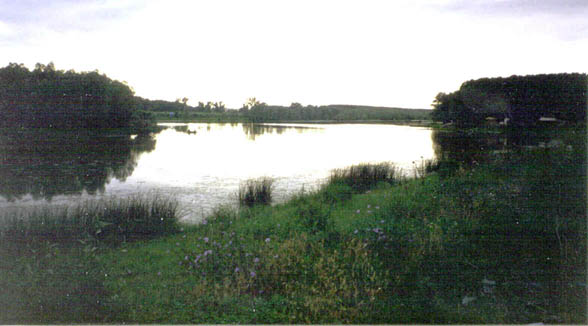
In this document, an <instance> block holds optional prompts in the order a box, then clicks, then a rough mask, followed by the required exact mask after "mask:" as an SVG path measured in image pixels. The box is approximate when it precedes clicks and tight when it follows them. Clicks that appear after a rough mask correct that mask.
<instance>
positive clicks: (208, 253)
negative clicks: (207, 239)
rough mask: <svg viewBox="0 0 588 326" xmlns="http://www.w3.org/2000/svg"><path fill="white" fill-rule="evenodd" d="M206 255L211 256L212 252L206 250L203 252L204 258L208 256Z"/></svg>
mask: <svg viewBox="0 0 588 326" xmlns="http://www.w3.org/2000/svg"><path fill="white" fill-rule="evenodd" d="M208 255H212V250H206V251H205V252H204V257H206V256H208Z"/></svg>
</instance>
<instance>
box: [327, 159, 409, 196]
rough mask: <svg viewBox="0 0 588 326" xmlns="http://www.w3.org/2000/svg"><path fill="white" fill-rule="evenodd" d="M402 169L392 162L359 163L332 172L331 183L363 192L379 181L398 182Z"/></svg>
mask: <svg viewBox="0 0 588 326" xmlns="http://www.w3.org/2000/svg"><path fill="white" fill-rule="evenodd" d="M399 172H400V171H399V170H398V168H396V167H395V166H394V165H393V164H391V163H379V164H359V165H354V166H350V167H348V168H345V169H336V170H333V171H332V172H331V175H330V177H329V183H334V184H336V183H340V184H345V185H347V186H348V187H350V188H352V189H353V191H354V192H362V191H365V190H368V189H369V188H371V187H374V186H375V185H376V184H378V182H387V183H391V184H393V183H397V182H399V181H400V178H401V175H400V173H399Z"/></svg>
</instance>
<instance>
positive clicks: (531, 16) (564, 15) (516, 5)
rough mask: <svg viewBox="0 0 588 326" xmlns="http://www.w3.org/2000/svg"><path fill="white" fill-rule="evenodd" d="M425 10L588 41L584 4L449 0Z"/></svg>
mask: <svg viewBox="0 0 588 326" xmlns="http://www.w3.org/2000/svg"><path fill="white" fill-rule="evenodd" d="M428 7H430V8H433V9H435V10H437V11H441V12H444V13H445V12H451V13H456V14H464V15H467V16H470V17H478V18H482V19H490V20H510V21H511V22H512V23H515V24H527V25H534V27H533V28H531V29H530V30H533V31H534V32H535V33H537V32H539V33H544V34H549V35H553V36H555V37H556V38H558V39H560V40H562V41H577V40H584V39H587V38H588V35H586V33H585V31H586V30H588V20H587V19H586V17H588V1H586V0H497V1H488V0H448V1H445V2H443V3H429V4H428Z"/></svg>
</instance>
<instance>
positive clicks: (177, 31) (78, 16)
mask: <svg viewBox="0 0 588 326" xmlns="http://www.w3.org/2000/svg"><path fill="white" fill-rule="evenodd" d="M0 8H2V9H1V10H0V66H2V67H4V66H6V65H8V63H10V62H17V63H24V64H25V65H27V66H28V67H29V68H31V69H32V68H33V67H34V64H35V63H37V62H40V63H44V64H46V63H48V62H50V61H53V62H54V63H55V65H56V67H57V69H63V70H68V69H75V70H76V71H92V70H95V69H98V70H99V71H100V72H101V73H104V74H106V75H107V76H109V77H111V78H113V79H118V80H121V81H126V82H127V83H128V84H129V85H130V86H132V87H133V89H134V90H135V92H136V95H138V96H141V97H145V98H149V99H165V100H172V101H173V100H175V99H176V98H181V97H184V96H185V97H188V98H189V99H190V101H189V102H188V103H189V104H190V105H196V104H197V103H198V102H199V101H202V102H207V101H213V102H216V101H223V102H224V103H225V104H226V105H227V106H228V107H229V108H239V107H240V106H241V105H242V104H243V103H244V102H245V101H246V99H247V98H249V97H256V98H257V99H259V100H261V101H263V102H266V103H268V104H277V105H289V104H290V103H292V102H299V103H302V104H303V105H308V104H311V105H323V104H359V105H375V106H394V107H405V108H430V104H431V102H432V101H433V99H434V97H435V95H436V94H437V93H439V92H451V91H454V90H456V89H457V88H459V86H460V84H461V83H462V82H464V81H467V80H470V79H477V78H482V77H497V76H504V77H507V76H511V75H515V74H516V75H527V74H539V73H561V72H586V71H588V69H586V68H587V66H588V64H587V63H586V61H585V57H586V54H587V53H588V33H587V31H588V23H587V20H586V19H585V17H588V2H587V3H584V2H581V1H574V0H561V1H555V0H546V1H542V2H541V3H535V2H533V1H526V0H513V1H479V0H478V1H461V0H446V1H432V0H426V1H425V0H421V1H408V0H405V1H377V0H364V1H346V0H332V1H328V0H314V1H310V0H297V1H288V0H286V1H275V0H253V1H243V0H215V1H212V0H210V1H207V0H204V1H174V0H166V1H156V0H148V1H142V0H141V1H140V0H125V1H120V0H104V1H97V0H96V1H74V0H58V1H51V2H40V1H33V0H25V1H8V0H6V1H4V0H0Z"/></svg>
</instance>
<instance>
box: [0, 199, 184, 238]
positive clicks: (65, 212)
mask: <svg viewBox="0 0 588 326" xmlns="http://www.w3.org/2000/svg"><path fill="white" fill-rule="evenodd" d="M177 214H178V203H177V202H176V201H175V200H172V199H168V198H164V197H161V196H152V197H148V196H135V197H130V198H126V199H114V198H112V199H108V200H101V201H87V202H85V203H83V204H79V205H77V206H74V207H51V206H41V207H37V208H33V209H24V210H20V211H7V212H5V213H4V214H2V216H1V218H2V221H3V222H2V223H1V224H0V244H1V245H2V246H4V247H13V248H16V249H18V248H19V247H22V248H26V247H29V246H35V245H38V244H40V243H44V242H49V243H62V244H64V243H76V242H78V241H82V242H84V241H91V242H95V241H99V242H103V241H104V242H107V243H113V244H119V243H122V242H125V241H130V240H137V239H147V238H152V237H155V236H161V235H166V234H171V233H174V232H175V231H176V230H177V228H178V226H177V218H178V216H177Z"/></svg>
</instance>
